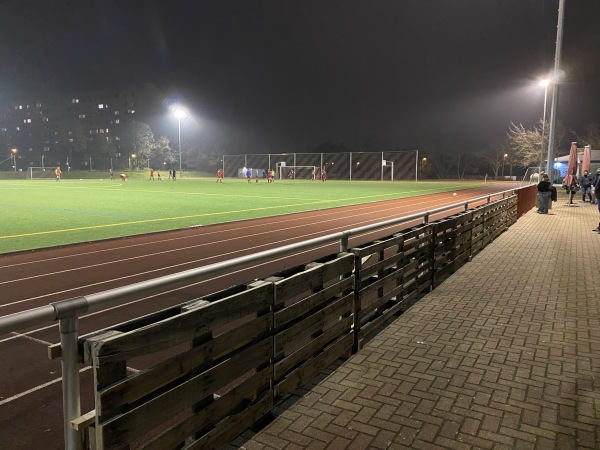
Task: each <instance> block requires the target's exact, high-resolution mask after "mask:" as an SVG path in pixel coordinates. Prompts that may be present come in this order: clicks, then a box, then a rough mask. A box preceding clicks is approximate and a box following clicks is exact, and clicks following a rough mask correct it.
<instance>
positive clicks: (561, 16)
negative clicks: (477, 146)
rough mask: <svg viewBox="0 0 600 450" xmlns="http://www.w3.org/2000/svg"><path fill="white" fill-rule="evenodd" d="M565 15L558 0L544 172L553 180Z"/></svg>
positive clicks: (563, 5)
mask: <svg viewBox="0 0 600 450" xmlns="http://www.w3.org/2000/svg"><path fill="white" fill-rule="evenodd" d="M564 16H565V0H559V4H558V26H557V29H556V53H555V57H554V73H553V75H552V81H553V82H552V106H551V108H550V129H549V131H548V164H547V166H546V172H547V173H548V175H549V176H550V182H553V178H554V174H553V169H554V140H555V136H556V114H557V111H556V109H557V108H558V85H559V80H560V55H561V49H562V35H563V22H564Z"/></svg>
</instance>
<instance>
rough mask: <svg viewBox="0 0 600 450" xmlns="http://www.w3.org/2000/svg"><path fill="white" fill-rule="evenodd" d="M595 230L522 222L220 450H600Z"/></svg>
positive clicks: (570, 213)
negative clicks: (254, 427) (257, 428)
mask: <svg viewBox="0 0 600 450" xmlns="http://www.w3.org/2000/svg"><path fill="white" fill-rule="evenodd" d="M597 224H598V210H597V208H596V205H590V204H589V203H585V204H581V203H577V204H574V205H572V206H569V205H566V201H565V199H564V198H559V201H558V202H557V203H554V205H553V208H552V209H551V210H550V214H548V215H541V214H536V212H535V210H532V211H530V212H528V213H527V214H525V215H524V216H523V217H522V218H521V219H520V220H519V221H518V222H517V223H516V224H515V225H513V226H512V227H511V228H510V229H509V230H508V231H507V232H505V233H503V234H502V235H501V236H500V237H499V238H498V239H497V240H496V241H494V242H493V243H492V244H491V245H490V246H488V247H487V248H486V249H484V250H483V251H482V252H481V253H480V254H479V255H477V256H476V257H475V258H474V259H473V261H472V262H470V263H467V264H466V265H465V266H463V267H462V268H461V269H460V270H459V271H457V272H456V273H455V274H454V275H452V277H450V279H448V280H447V281H445V282H444V283H443V284H442V285H441V286H439V287H438V288H437V289H436V290H435V291H433V292H431V293H430V294H429V295H427V296H426V297H424V298H423V299H422V300H420V301H419V302H418V303H417V304H416V305H415V306H413V307H412V308H410V309H409V310H408V311H407V312H406V313H405V314H403V315H402V316H401V317H399V318H398V319H396V320H395V321H394V322H393V323H391V324H390V325H388V326H387V327H385V328H382V329H381V331H380V332H379V334H377V335H376V336H374V337H372V339H371V340H370V341H369V342H368V343H367V344H366V345H365V347H364V348H363V349H362V350H360V351H359V352H358V353H357V354H355V355H353V356H352V357H351V358H350V359H349V360H347V361H345V362H340V363H338V364H337V365H336V366H335V367H330V368H329V371H328V373H327V374H325V375H323V376H321V377H320V378H319V379H317V380H315V382H314V383H312V384H311V385H309V386H307V388H306V389H304V390H303V391H302V392H301V393H300V395H299V396H296V397H292V398H290V399H289V400H288V401H286V402H285V404H283V405H282V406H281V407H280V408H278V409H277V411H276V417H275V418H274V420H273V421H272V422H271V423H269V424H268V425H267V426H266V427H265V428H264V429H262V430H261V431H259V432H258V433H252V432H247V433H246V434H244V435H243V436H241V437H240V438H238V439H237V440H236V441H235V442H234V443H233V444H234V445H232V446H228V448H245V449H273V448H277V449H301V448H309V449H325V448H326V449H387V448H390V449H479V448H481V449H494V450H499V449H532V450H533V449H537V450H551V449H556V450H568V449H599V448H600V234H598V233H594V232H592V229H593V228H595V227H596V225H597ZM594 280H596V282H597V283H598V284H599V285H598V286H597V288H595V286H594Z"/></svg>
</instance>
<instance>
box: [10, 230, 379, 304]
mask: <svg viewBox="0 0 600 450" xmlns="http://www.w3.org/2000/svg"><path fill="white" fill-rule="evenodd" d="M323 222H329V220H328V221H321V222H315V223H313V224H312V225H318V224H321V223H323ZM370 222H372V220H365V221H363V222H357V223H356V225H355V226H359V225H362V224H364V223H370ZM305 226H306V225H304V224H303V225H296V226H293V227H288V228H286V231H287V230H293V229H295V228H303V227H305ZM332 230H335V228H333V229H332ZM271 233H272V231H265V232H261V233H255V234H254V235H252V236H248V235H246V236H243V237H236V238H232V239H227V240H221V241H215V242H210V243H204V244H197V245H193V246H189V247H185V248H177V249H173V250H167V251H163V252H160V253H155V254H146V255H141V256H137V257H134V258H125V259H121V260H119V261H110V262H107V263H101V264H94V265H88V266H85V267H78V268H75V269H67V270H64V271H58V272H53V273H46V274H42V275H37V276H32V277H26V278H21V279H18V280H11V281H9V282H4V283H0V285H2V284H8V283H12V282H17V281H26V280H30V279H36V278H40V277H46V276H52V275H57V274H62V273H67V272H72V271H77V270H84V269H91V268H96V267H99V266H104V265H114V264H117V263H119V262H125V261H129V260H134V259H141V258H147V257H152V256H154V257H156V256H157V255H161V254H165V253H169V252H181V251H183V250H187V249H193V248H197V247H203V246H208V245H220V244H222V243H223V242H229V241H234V240H237V239H245V240H248V239H251V238H252V237H254V236H260V235H264V234H271ZM316 234H319V233H318V232H314V233H309V234H304V235H296V236H294V240H297V241H300V240H302V239H307V238H309V237H312V236H314V235H316ZM289 240H290V239H289V238H286V239H282V240H279V241H273V242H270V243H268V244H262V245H257V246H254V247H245V248H244V250H243V251H244V252H247V251H249V250H256V249H259V248H261V247H264V246H266V245H268V246H269V247H272V246H273V245H276V244H282V243H285V242H287V241H289ZM239 251H240V250H237V251H232V252H229V253H220V254H217V255H213V256H209V257H207V258H201V259H196V260H191V261H186V262H184V263H179V264H175V265H171V266H167V267H161V268H159V269H152V270H149V271H145V272H138V273H136V274H132V275H126V276H124V277H118V278H112V279H110V280H104V281H100V282H97V283H92V284H88V285H85V286H78V287H76V288H72V289H66V290H63V291H55V292H52V293H49V294H44V295H40V296H36V297H30V298H27V299H23V300H18V301H15V302H11V303H5V304H3V305H0V309H2V308H5V307H9V306H14V305H18V304H21V303H26V302H31V301H34V300H38V299H41V298H44V297H49V296H54V295H59V294H67V293H69V292H73V291H77V290H81V289H85V288H90V287H94V286H101V285H103V284H106V283H112V282H114V281H119V280H127V279H129V278H134V277H139V276H141V275H146V274H150V273H154V272H160V271H165V270H169V269H175V268H178V267H179V268H181V266H187V265H190V264H197V263H200V262H205V261H209V260H211V259H214V258H216V257H222V256H226V255H235V254H236V253H238V252H239Z"/></svg>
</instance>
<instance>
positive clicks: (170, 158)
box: [153, 136, 177, 168]
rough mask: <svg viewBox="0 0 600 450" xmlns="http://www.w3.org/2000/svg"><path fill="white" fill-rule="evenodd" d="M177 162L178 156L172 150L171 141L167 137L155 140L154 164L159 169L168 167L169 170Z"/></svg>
mask: <svg viewBox="0 0 600 450" xmlns="http://www.w3.org/2000/svg"><path fill="white" fill-rule="evenodd" d="M175 161H177V155H176V154H175V152H174V151H173V149H172V148H171V143H170V142H169V139H168V138H167V137H165V136H160V137H159V138H158V139H155V140H154V158H153V163H154V164H155V165H156V166H157V167H163V166H165V165H168V166H169V168H171V167H172V166H173V163H174V162H175ZM165 163H166V164H165Z"/></svg>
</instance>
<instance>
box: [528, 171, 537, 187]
mask: <svg viewBox="0 0 600 450" xmlns="http://www.w3.org/2000/svg"><path fill="white" fill-rule="evenodd" d="M529 182H530V183H531V184H538V183H539V182H540V175H539V174H538V173H537V172H533V173H532V174H531V177H529Z"/></svg>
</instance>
